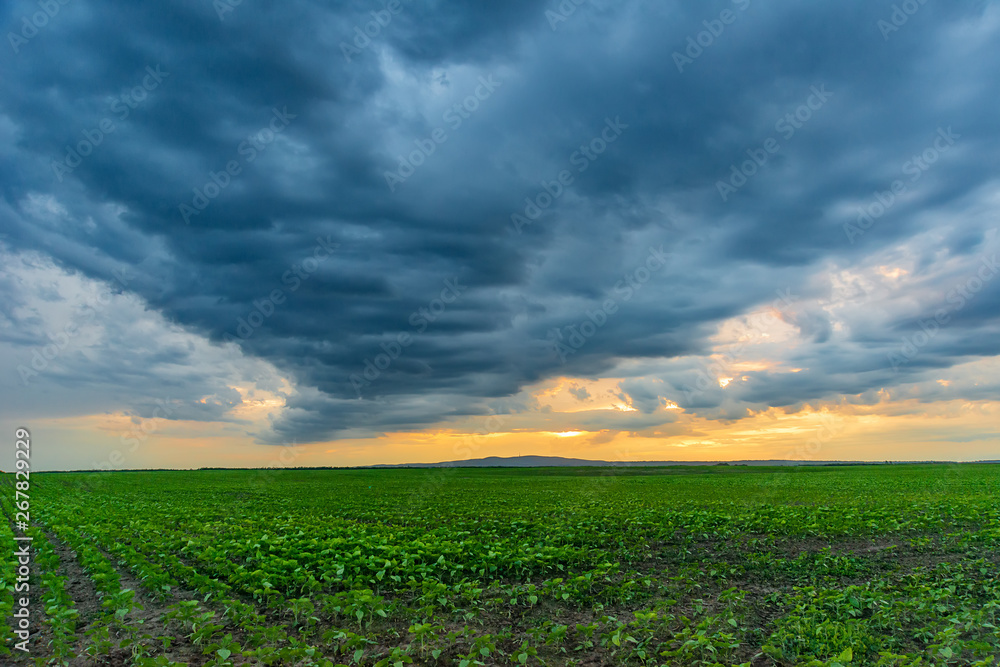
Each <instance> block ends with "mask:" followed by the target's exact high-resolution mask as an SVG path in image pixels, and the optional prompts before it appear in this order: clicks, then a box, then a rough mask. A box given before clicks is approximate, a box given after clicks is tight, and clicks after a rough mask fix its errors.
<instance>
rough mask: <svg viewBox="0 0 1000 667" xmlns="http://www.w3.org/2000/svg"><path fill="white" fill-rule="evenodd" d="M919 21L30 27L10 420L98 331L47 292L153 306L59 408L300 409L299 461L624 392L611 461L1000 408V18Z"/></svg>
mask: <svg viewBox="0 0 1000 667" xmlns="http://www.w3.org/2000/svg"><path fill="white" fill-rule="evenodd" d="M902 5H903V6H904V9H906V10H907V11H908V10H910V9H914V11H913V12H911V13H907V11H903V9H894V8H896V7H897V6H898V5H893V4H892V3H875V4H872V3H865V2H860V1H858V2H841V3H832V2H830V3H811V4H804V5H801V6H795V7H787V6H785V7H773V6H769V5H766V4H763V3H757V2H751V1H750V0H740V1H738V2H737V1H734V2H721V1H715V2H709V3H701V4H698V5H697V6H687V5H683V4H682V3H678V2H666V3H653V2H641V1H635V2H625V3H617V2H616V3H610V2H599V1H598V0H591V1H590V2H584V3H582V4H577V3H576V2H563V3H561V4H558V3H554V2H527V1H524V2H509V3H503V4H502V5H500V6H497V7H480V6H479V5H478V4H477V3H462V2H452V3H434V4H433V6H428V5H419V4H417V3H412V2H409V1H399V2H393V3H389V5H385V6H384V8H383V5H381V4H378V3H376V4H371V3H352V4H348V5H344V6H342V7H340V8H339V9H328V8H325V7H322V6H320V5H317V4H313V3H305V2H295V1H293V2H284V3H263V4H260V3H257V4H247V3H241V4H239V5H233V6H231V7H230V6H229V5H225V4H220V3H215V5H214V6H213V3H206V2H179V3H172V4H171V5H170V7H169V9H168V8H166V7H164V8H161V9H153V10H150V9H149V8H148V7H144V6H143V7H140V6H135V7H133V6H125V5H121V4H120V3H111V2H105V1H101V0H87V1H84V0H75V1H74V2H73V3H68V4H66V5H60V6H59V11H58V12H57V13H56V14H54V15H52V16H51V17H48V18H47V19H46V21H45V24H44V25H43V26H41V27H37V29H36V30H35V31H34V32H32V30H31V29H30V27H31V26H32V25H34V24H33V23H32V21H34V18H33V16H34V15H35V14H37V12H38V11H39V5H38V4H36V3H31V2H14V3H10V4H9V5H8V11H7V13H6V16H5V24H4V33H5V34H7V35H8V39H7V41H8V45H7V46H8V47H9V48H8V50H7V51H6V53H5V54H4V55H3V56H2V57H3V59H4V76H3V77H2V81H0V88H2V93H3V94H2V96H0V139H2V141H0V183H2V186H3V188H2V200H0V225H2V228H3V233H4V234H5V238H4V239H2V242H3V243H4V245H5V248H6V250H5V253H6V255H7V257H8V259H9V262H8V263H7V264H6V265H5V268H4V270H3V271H4V272H3V276H2V279H3V280H4V281H5V283H6V288H5V289H4V291H3V303H0V308H2V309H3V315H4V325H3V328H2V329H0V334H2V336H3V340H4V341H5V342H4V347H3V349H4V350H5V355H4V356H5V360H6V361H7V365H8V368H9V369H10V373H9V376H8V378H7V380H6V381H5V385H4V386H5V387H6V389H5V391H12V392H14V391H21V388H23V382H22V377H21V375H20V374H19V372H18V370H17V368H18V367H19V366H24V365H25V363H26V362H25V360H28V365H29V366H30V360H31V359H32V356H33V354H34V352H35V351H36V350H38V349H39V347H40V346H43V345H46V344H48V341H49V340H50V338H51V334H53V331H54V330H53V327H59V326H62V325H61V324H60V321H61V320H59V316H57V315H56V314H52V313H49V314H48V315H46V314H45V313H46V312H47V311H45V309H44V308H43V307H42V305H40V304H44V303H63V306H62V307H63V308H68V307H69V306H72V305H74V304H78V302H79V301H80V299H81V298H82V297H81V296H80V295H79V294H74V293H71V292H67V291H65V290H60V289H56V288H55V287H52V289H51V290H49V292H46V290H45V289H43V287H40V286H39V285H42V286H44V280H43V282H42V283H38V282H37V281H38V280H41V279H40V278H38V276H39V275H47V276H49V278H48V279H49V280H50V283H49V284H50V285H55V284H56V283H59V284H64V283H65V281H67V280H75V281H77V282H79V284H80V285H91V287H90V288H88V289H96V288H94V287H93V285H97V284H98V283H99V282H102V281H103V282H104V283H106V284H108V285H112V286H114V287H115V289H116V290H117V291H120V292H123V293H124V296H122V297H120V298H122V299H128V300H130V303H133V307H132V308H131V309H130V308H107V309H105V310H104V311H102V312H100V313H98V315H97V317H96V318H95V322H97V323H99V324H100V327H101V328H102V330H103V331H104V333H102V334H100V336H104V338H100V336H99V337H98V338H97V339H95V342H94V346H93V349H94V350H95V353H94V354H90V355H86V354H79V355H76V356H73V355H69V354H67V355H61V356H60V357H58V358H56V359H54V360H52V361H51V362H50V364H49V367H48V368H47V369H46V370H45V372H44V373H42V374H41V377H39V378H33V380H32V381H33V382H35V383H36V385H35V386H36V387H45V386H49V385H51V386H52V387H53V388H55V387H62V388H63V389H65V390H67V391H73V390H74V388H79V389H81V390H82V388H83V387H90V388H91V390H90V391H89V392H88V393H87V396H86V397H85V398H83V397H80V398H77V399H74V400H73V401H72V405H73V406H76V407H73V409H74V410H75V409H77V408H78V409H79V410H81V411H85V410H98V411H99V410H125V411H127V412H128V411H131V412H133V413H135V414H142V413H143V412H144V411H146V412H148V410H149V409H150V407H149V406H151V405H153V404H154V403H155V401H156V399H158V398H159V399H162V398H164V397H165V396H166V395H167V394H169V395H170V398H171V400H173V401H176V402H177V405H178V406H179V407H178V411H177V413H176V414H177V415H183V416H178V417H175V418H177V419H195V420H197V419H202V420H225V419H228V418H230V417H227V416H226V413H227V411H228V410H231V409H232V406H233V405H235V404H237V403H238V402H239V401H240V400H241V397H240V394H239V393H238V392H236V391H235V390H234V389H232V388H233V387H234V386H248V385H250V384H254V383H259V384H258V385H257V386H259V387H260V388H261V390H262V391H268V392H279V389H280V387H282V386H284V385H283V384H282V383H283V382H285V381H287V382H288V383H290V384H288V387H289V388H288V389H287V390H285V393H284V395H285V396H286V399H287V401H286V405H285V406H284V407H283V408H282V409H280V410H275V411H274V412H273V413H272V419H271V421H270V422H269V423H267V424H266V425H263V426H261V427H260V428H251V429H250V430H249V431H248V432H249V433H250V435H252V436H253V437H255V438H257V439H258V440H259V441H262V442H268V443H287V442H292V441H296V442H318V441H326V440H332V439H337V438H345V437H364V436H366V435H373V434H379V433H384V432H391V431H403V430H419V429H421V428H425V427H429V426H432V425H436V424H441V423H448V422H449V421H460V420H463V419H467V418H469V417H471V416H475V415H483V414H488V412H489V410H491V409H492V410H499V411H504V412H506V413H524V412H530V411H537V410H538V403H537V400H536V399H535V398H534V397H533V396H532V394H531V391H530V388H531V387H534V386H539V385H540V383H545V382H546V381H549V380H551V379H553V378H559V377H568V378H589V379H591V380H596V379H599V378H616V379H618V380H620V385H619V390H620V392H621V395H622V399H621V400H622V401H624V405H627V406H630V407H631V408H632V409H633V411H629V412H627V413H621V414H614V415H612V414H611V412H614V411H604V413H603V414H601V413H595V414H594V415H593V416H592V417H588V422H587V424H585V425H578V426H581V427H583V426H586V427H587V429H588V430H593V431H601V430H602V429H618V430H624V431H633V432H648V431H650V430H653V431H655V430H656V429H657V428H659V427H663V428H669V425H670V424H672V423H673V421H674V420H675V416H674V415H675V414H676V411H675V412H673V413H672V412H671V411H670V409H668V408H669V407H670V406H673V407H676V408H680V409H681V410H682V411H684V413H685V414H688V415H697V416H698V417H700V418H706V419H712V420H722V421H728V420H734V419H741V418H745V417H747V416H748V415H750V414H752V413H754V412H757V411H761V410H766V409H768V408H772V407H788V408H789V409H799V408H800V407H801V406H803V405H805V404H820V403H826V404H830V405H843V404H846V403H851V402H854V403H864V402H865V401H869V402H873V401H878V400H882V399H879V398H877V397H878V396H879V392H883V391H884V392H889V395H891V396H895V397H897V398H899V399H916V400H917V401H918V402H920V403H932V402H935V401H945V400H956V399H966V400H970V401H973V400H986V399H992V398H995V396H996V391H995V390H996V381H995V380H991V381H989V382H988V383H984V384H979V383H978V382H977V381H975V380H972V379H971V377H972V375H973V374H974V369H975V364H974V363H973V362H976V361H977V360H988V359H989V358H991V357H994V356H996V355H997V354H998V353H1000V342H998V341H1000V336H998V335H997V334H998V333H1000V280H997V279H996V278H995V276H996V273H997V269H996V268H995V262H996V259H995V258H996V253H997V252H998V251H1000V238H998V234H997V228H998V226H997V216H996V211H997V204H998V203H1000V180H998V178H997V174H996V168H995V167H996V164H997V155H998V154H1000V142H998V139H1000V118H998V116H997V113H996V104H995V102H996V100H997V99H1000V82H998V80H997V77H996V76H995V72H996V71H997V66H998V62H997V61H998V59H1000V55H998V52H997V50H996V48H995V44H996V39H997V37H998V34H1000V7H998V6H997V5H996V3H992V2H975V1H972V0H968V1H959V2H954V3H926V4H921V3H916V2H913V3H902ZM911 5H912V7H911ZM220 7H221V9H220ZM227 8H228V9H231V11H229V10H228V9H227ZM25 20H27V21H28V23H25V22H24V21H25ZM38 22H39V23H40V22H41V21H38ZM11 35H13V37H11ZM29 265H30V266H29ZM991 266H992V267H994V268H993V269H990V268H989V267H991ZM18 267H21V268H18ZM25 267H27V268H25ZM31 267H34V268H33V269H32V268H31ZM984 267H986V268H984ZM31 271H36V273H31ZM37 271H41V272H42V273H41V274H39V273H37ZM123 271H124V272H125V275H128V276H129V279H128V281H127V283H123V281H122V280H121V279H119V278H116V275H119V276H120V275H122V273H121V272H123ZM116 272H117V273H116ZM29 274H31V275H34V276H35V278H31V279H29V278H27V277H25V276H28V275H29ZM56 276H58V278H57V277H56ZM59 281H62V282H61V283H60V282H59ZM81 281H82V282H81ZM94 281H97V282H94ZM80 289H84V288H83V287H81V288H80ZM47 294H48V296H46V295H47ZM141 313H145V315H142V314H141ZM33 318H34V319H33ZM136 322H147V324H148V326H149V327H150V329H149V332H148V335H146V336H140V338H139V339H136V338H134V335H133V334H132V333H130V332H129V330H130V328H134V327H135V323H136ZM32 323H33V324H32ZM165 331H175V332H178V333H176V335H177V336H181V335H183V336H189V337H192V340H197V341H199V342H198V343H197V345H198V346H200V347H197V349H192V348H187V349H181V348H179V347H178V346H177V345H176V344H174V343H171V342H170V341H169V340H168V338H169V337H167V336H166V334H164V332H165ZM95 335H98V334H95ZM191 344H192V345H195V343H193V342H192V343H191ZM234 345H235V346H236V348H238V349H236V348H234V347H233V346H234ZM198 355H201V358H200V359H199V358H196V357H197V356H198ZM227 355H228V356H227ZM222 359H235V360H236V361H232V362H231V363H230V365H227V366H226V367H225V369H224V370H223V369H222V368H220V367H218V364H221V363H222V362H221V361H220V360H222ZM970 363H972V366H970V365H969V364H970ZM182 367H186V368H188V369H189V370H188V371H186V372H185V373H179V372H178V371H177V369H179V368H182ZM970 368H972V369H973V370H971V371H970V370H969V369H970ZM169 369H173V370H169ZM939 380H940V381H942V382H939ZM46 383H48V385H46ZM944 383H947V384H944ZM54 390H55V389H53V391H54ZM575 391H576V396H577V398H579V400H581V401H586V400H588V398H589V394H588V393H587V390H586V389H585V388H582V387H578V388H577V389H576V390H575ZM73 393H74V395H76V396H79V394H80V393H81V392H78V391H73ZM43 394H44V391H38V392H36V393H35V394H34V396H42V395H43ZM32 396H33V395H31V394H29V395H27V396H26V397H24V398H23V399H21V400H22V407H23V408H24V409H29V408H30V409H31V410H35V411H44V410H42V408H41V407H40V406H41V405H42V404H46V405H50V402H49V403H46V401H45V399H43V398H37V399H36V398H32ZM206 396H213V397H216V398H217V399H218V400H217V401H215V402H214V403H213V402H211V401H210V402H208V403H202V402H201V401H202V399H204V398H205V397H206ZM883 398H884V396H883ZM199 405H200V406H201V407H200V408H199V407H198V406H199ZM211 405H215V406H216V407H215V408H211V407H210V406H211ZM31 406H35V407H31ZM66 409H69V408H66ZM199 410H200V412H199ZM544 420H545V418H542V417H539V421H538V424H541V422H542V421H544ZM529 427H530V424H526V425H525V428H529Z"/></svg>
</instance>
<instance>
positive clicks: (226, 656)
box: [216, 648, 233, 660]
mask: <svg viewBox="0 0 1000 667" xmlns="http://www.w3.org/2000/svg"><path fill="white" fill-rule="evenodd" d="M216 653H218V654H219V657H220V658H222V659H223V660H228V659H229V656H231V655H232V654H233V652H232V651H230V650H229V649H228V648H220V649H219V650H218V651H216Z"/></svg>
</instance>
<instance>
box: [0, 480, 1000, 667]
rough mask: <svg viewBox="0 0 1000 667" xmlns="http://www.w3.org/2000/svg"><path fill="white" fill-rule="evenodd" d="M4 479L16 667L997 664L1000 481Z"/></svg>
mask: <svg viewBox="0 0 1000 667" xmlns="http://www.w3.org/2000/svg"><path fill="white" fill-rule="evenodd" d="M13 484H14V480H13V478H12V476H10V475H5V476H4V485H5V487H4V493H3V508H4V512H5V513H6V514H7V515H8V519H10V521H8V522H6V523H4V525H3V527H2V528H0V541H2V542H3V543H4V544H3V547H2V552H0V553H2V554H3V556H2V557H0V579H2V581H3V585H2V587H0V596H2V597H0V608H2V612H3V613H2V614H0V619H2V623H3V627H2V632H3V634H4V635H5V637H6V641H5V645H4V648H3V649H0V651H2V653H3V655H2V656H0V664H3V665H18V664H36V663H37V664H56V665H87V666H101V665H139V666H153V665H156V666H160V667H164V666H169V665H185V664H186V665H340V664H343V665H379V666H389V665H392V666H396V667H398V666H401V665H407V664H413V665H458V666H459V667H471V666H473V665H592V666H593V665H685V666H687V665H752V666H754V667H757V666H761V665H817V666H819V665H831V666H833V665H990V664H997V662H998V661H997V658H998V656H1000V629H998V624H1000V580H998V570H1000V466H996V465H985V464H983V465H974V464H967V465H889V466H856V467H850V466H848V467H800V468H759V467H737V466H713V467H673V468H660V469H653V468H634V469H620V468H619V469H600V468H589V469H586V468H583V469H576V468H572V469H558V468H546V469H439V470H434V469H392V470H286V471H222V470H205V471H193V472H120V473H103V474H102V473H79V474H77V473H48V474H44V473H42V474H37V473H36V474H34V475H32V476H31V527H30V528H28V529H27V531H26V532H25V534H26V535H28V536H30V537H32V538H33V541H32V543H31V544H32V548H31V554H32V556H31V560H32V562H31V565H30V570H31V574H30V585H31V607H30V609H31V612H32V613H31V623H32V628H33V631H34V632H35V634H34V635H33V636H32V637H31V640H30V649H31V653H30V654H24V653H23V652H21V651H17V650H13V644H14V642H15V641H16V639H14V637H13V635H12V627H11V626H14V625H16V624H15V619H13V618H12V613H11V610H12V608H13V604H14V602H13V599H14V595H15V593H14V582H15V578H16V571H17V568H18V563H17V560H16V557H15V556H14V552H15V549H16V548H17V547H15V542H14V536H15V534H18V535H20V534H21V531H20V530H18V529H17V528H16V527H15V524H14V523H13V519H14V517H15V512H16V511H17V508H16V507H15V506H14V500H13V499H14V493H13V489H12V485H13Z"/></svg>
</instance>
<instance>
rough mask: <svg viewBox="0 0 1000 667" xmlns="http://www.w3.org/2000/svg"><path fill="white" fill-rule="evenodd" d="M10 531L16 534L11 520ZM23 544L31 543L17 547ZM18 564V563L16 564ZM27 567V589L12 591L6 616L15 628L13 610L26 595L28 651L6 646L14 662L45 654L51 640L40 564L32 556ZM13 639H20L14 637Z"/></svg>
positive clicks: (16, 620) (16, 608) (16, 623)
mask: <svg viewBox="0 0 1000 667" xmlns="http://www.w3.org/2000/svg"><path fill="white" fill-rule="evenodd" d="M8 523H9V524H10V528H11V531H12V532H14V534H15V535H17V532H18V531H16V530H15V528H14V524H13V522H10V521H9V520H8ZM24 544H29V545H30V544H31V542H18V548H20V547H21V545H24ZM18 566H20V564H18ZM28 568H29V570H30V574H29V575H28V586H29V589H28V590H27V591H25V592H15V593H14V609H13V610H12V611H11V615H10V617H9V618H8V621H7V622H8V625H9V626H10V627H11V629H17V627H18V620H19V619H17V618H15V617H14V615H13V612H14V611H17V610H18V609H19V608H20V605H18V599H19V598H21V597H27V598H28V600H29V604H28V614H29V617H28V619H29V623H30V625H29V627H28V631H29V633H30V634H29V635H28V653H24V652H23V651H19V650H14V647H13V646H8V648H10V649H11V650H12V651H13V652H14V658H13V660H14V662H15V663H19V662H25V663H26V662H29V661H30V660H31V658H33V657H35V656H38V655H45V653H46V650H47V647H48V645H49V642H50V641H52V629H51V627H50V626H49V624H48V623H47V622H46V616H45V602H44V600H43V599H42V570H41V566H40V565H39V564H38V563H37V562H35V559H34V558H33V557H32V558H31V559H30V562H29V563H28ZM15 641H20V639H19V638H16V636H15Z"/></svg>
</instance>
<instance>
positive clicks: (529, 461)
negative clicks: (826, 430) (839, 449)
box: [362, 456, 881, 468]
mask: <svg viewBox="0 0 1000 667" xmlns="http://www.w3.org/2000/svg"><path fill="white" fill-rule="evenodd" d="M861 463H872V462H866V461H789V460H780V459H771V460H765V461H725V462H720V461H599V460H598V461H595V460H590V459H569V458H565V457H563V456H508V457H503V456H487V457H486V458H482V459H466V460H464V461H441V462H439V463H396V464H382V465H373V466H362V467H365V468H562V467H565V468H568V467H583V466H590V467H625V468H641V467H651V466H712V465H743V466H794V465H857V464H861ZM877 463H881V461H878V462H877Z"/></svg>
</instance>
